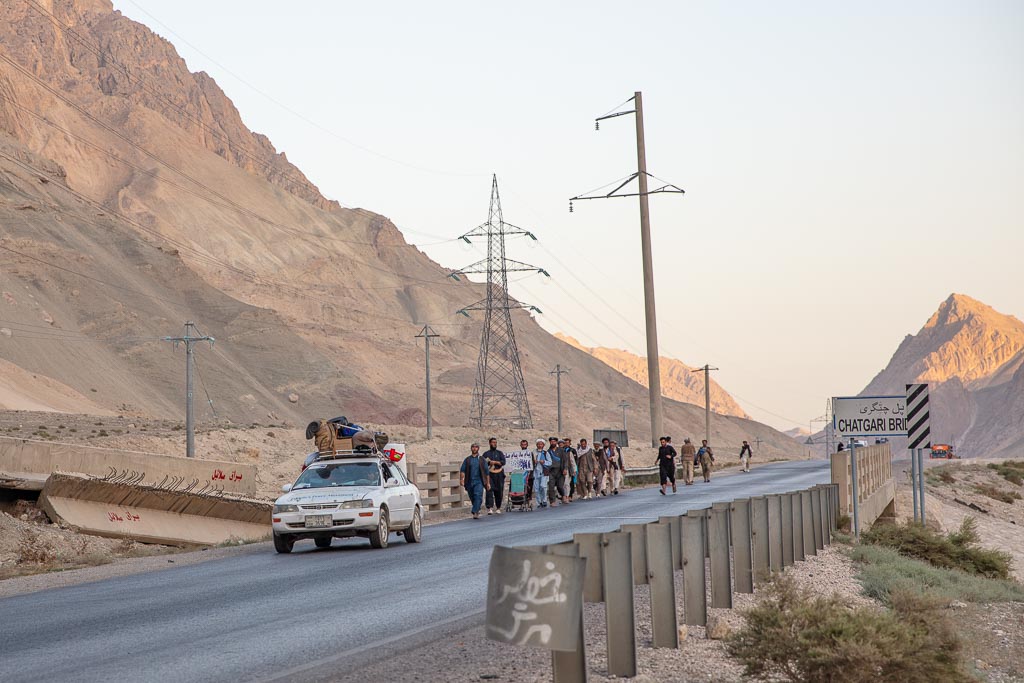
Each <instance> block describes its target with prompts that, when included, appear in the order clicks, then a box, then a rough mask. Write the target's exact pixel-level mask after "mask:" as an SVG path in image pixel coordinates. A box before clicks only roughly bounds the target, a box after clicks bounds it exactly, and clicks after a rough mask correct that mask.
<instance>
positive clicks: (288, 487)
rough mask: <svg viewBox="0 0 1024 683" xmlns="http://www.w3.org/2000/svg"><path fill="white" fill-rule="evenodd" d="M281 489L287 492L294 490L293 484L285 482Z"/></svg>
mask: <svg viewBox="0 0 1024 683" xmlns="http://www.w3.org/2000/svg"><path fill="white" fill-rule="evenodd" d="M281 490H282V491H284V492H285V493H288V492H289V491H291V490H292V485H291V484H285V485H284V486H282V487H281Z"/></svg>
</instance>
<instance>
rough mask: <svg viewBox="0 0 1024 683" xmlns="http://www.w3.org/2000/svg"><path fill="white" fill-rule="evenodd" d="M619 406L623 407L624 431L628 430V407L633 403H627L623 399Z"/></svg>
mask: <svg viewBox="0 0 1024 683" xmlns="http://www.w3.org/2000/svg"><path fill="white" fill-rule="evenodd" d="M619 407H620V408H622V431H624V432H625V431H626V408H632V407H633V404H632V403H626V402H625V401H622V402H621V403H619Z"/></svg>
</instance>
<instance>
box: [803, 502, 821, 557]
mask: <svg viewBox="0 0 1024 683" xmlns="http://www.w3.org/2000/svg"><path fill="white" fill-rule="evenodd" d="M800 510H801V513H802V515H801V516H802V517H803V525H804V529H803V531H804V533H803V537H804V556H805V557H806V556H808V555H817V554H818V550H817V547H818V546H817V545H816V544H815V543H814V506H813V505H811V492H810V491H801V492H800Z"/></svg>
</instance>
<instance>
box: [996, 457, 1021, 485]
mask: <svg viewBox="0 0 1024 683" xmlns="http://www.w3.org/2000/svg"><path fill="white" fill-rule="evenodd" d="M988 468H989V469H990V470H995V471H996V474H998V475H999V476H1000V477H1002V478H1003V479H1005V480H1006V481H1008V482H1010V483H1011V484H1016V485H1017V486H1024V460H1007V461H1006V462H1000V463H989V466H988Z"/></svg>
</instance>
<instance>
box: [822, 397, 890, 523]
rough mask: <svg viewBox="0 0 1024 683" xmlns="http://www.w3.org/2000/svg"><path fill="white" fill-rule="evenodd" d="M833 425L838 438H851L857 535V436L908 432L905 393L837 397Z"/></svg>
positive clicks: (881, 435) (868, 436) (851, 469)
mask: <svg viewBox="0 0 1024 683" xmlns="http://www.w3.org/2000/svg"><path fill="white" fill-rule="evenodd" d="M832 427H833V430H834V431H835V433H836V434H837V435H838V436H839V438H840V439H845V438H848V439H850V476H851V478H852V480H853V535H854V537H856V538H859V537H860V525H859V521H860V520H859V516H860V515H859V513H860V491H859V486H858V482H857V441H856V439H857V438H864V439H868V438H876V439H878V438H883V437H884V438H889V437H891V436H906V435H907V397H906V396H837V397H834V398H833V399H832Z"/></svg>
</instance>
